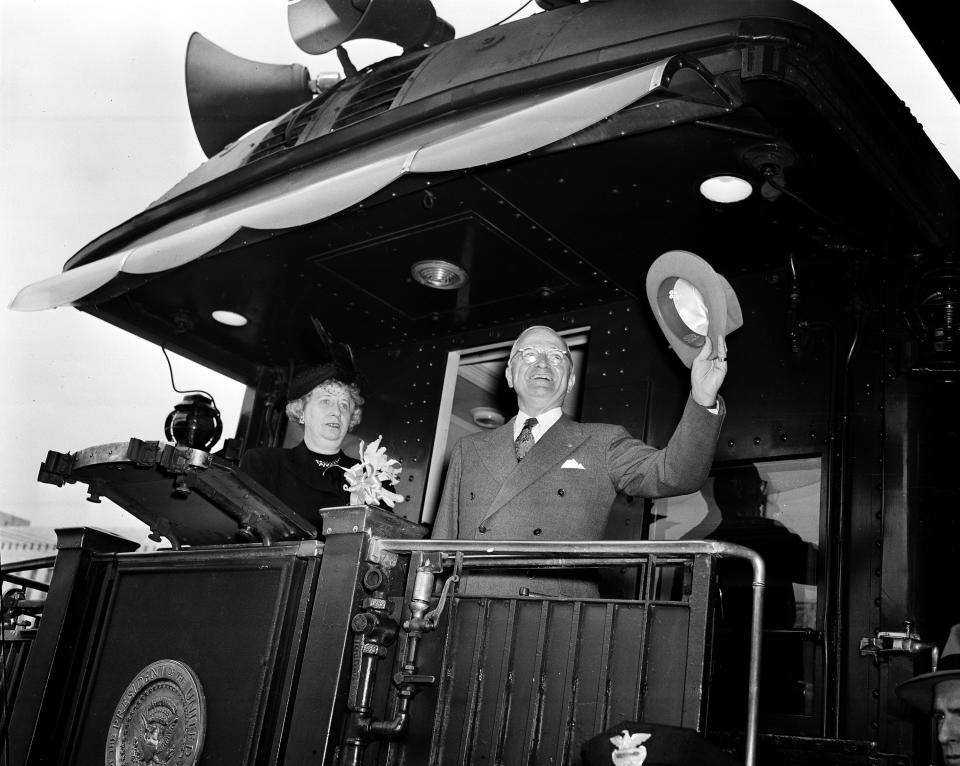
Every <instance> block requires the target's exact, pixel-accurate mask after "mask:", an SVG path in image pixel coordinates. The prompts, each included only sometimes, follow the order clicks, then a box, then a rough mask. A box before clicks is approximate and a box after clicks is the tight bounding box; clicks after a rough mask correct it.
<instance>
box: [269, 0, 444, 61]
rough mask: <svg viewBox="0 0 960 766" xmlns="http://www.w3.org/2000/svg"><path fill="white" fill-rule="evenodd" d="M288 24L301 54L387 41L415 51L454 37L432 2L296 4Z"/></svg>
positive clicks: (318, 0)
mask: <svg viewBox="0 0 960 766" xmlns="http://www.w3.org/2000/svg"><path fill="white" fill-rule="evenodd" d="M287 24H288V26H289V27H290V34H291V35H292V36H293V40H294V42H295V43H296V44H297V45H298V46H299V47H300V49H301V50H303V51H305V52H307V53H312V54H315V55H316V54H321V53H329V52H330V51H332V50H334V49H335V48H337V47H338V46H340V45H342V44H343V43H345V42H347V41H348V40H358V39H373V40H386V41H387V42H390V43H395V44H396V45H399V46H400V47H401V48H403V49H404V50H410V49H411V48H419V47H420V46H422V45H437V44H439V43H442V42H446V41H447V40H452V39H453V36H454V30H453V27H452V26H450V24H448V23H447V22H446V21H444V20H443V19H441V18H439V17H438V16H437V12H436V9H435V8H434V7H433V3H432V2H430V0H290V4H289V5H288V6H287Z"/></svg>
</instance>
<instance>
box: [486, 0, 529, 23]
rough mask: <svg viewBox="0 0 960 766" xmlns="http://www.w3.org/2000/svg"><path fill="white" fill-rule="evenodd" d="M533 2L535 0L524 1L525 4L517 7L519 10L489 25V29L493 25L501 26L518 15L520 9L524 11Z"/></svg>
mask: <svg viewBox="0 0 960 766" xmlns="http://www.w3.org/2000/svg"><path fill="white" fill-rule="evenodd" d="M532 2H533V0H527V2H525V3H524V4H523V5H521V6H520V7H519V8H517V10H515V11H514V12H513V13H511V14H510V15H509V16H507V17H506V18H505V19H500V21H498V22H497V23H496V24H491V25H490V26H489V27H487V29H491V28H492V27H499V26H500V25H501V24H506V23H507V22H508V21H510V19H512V18H513V17H514V16H516V15H517V14H518V13H520V11H522V10H523V9H524V8H526V7H527V6H528V5H530V3H532Z"/></svg>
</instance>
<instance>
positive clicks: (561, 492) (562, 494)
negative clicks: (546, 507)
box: [557, 488, 567, 497]
mask: <svg viewBox="0 0 960 766" xmlns="http://www.w3.org/2000/svg"><path fill="white" fill-rule="evenodd" d="M557 494H558V495H560V497H563V496H564V495H565V494H567V491H566V490H565V489H563V488H561V489H558V490H557Z"/></svg>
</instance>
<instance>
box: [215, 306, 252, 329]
mask: <svg viewBox="0 0 960 766" xmlns="http://www.w3.org/2000/svg"><path fill="white" fill-rule="evenodd" d="M210 316H212V317H213V318H214V319H215V320H217V321H218V322H219V323H220V324H225V325H228V326H230V327H243V326H244V325H245V324H246V323H247V318H246V317H245V316H244V315H243V314H238V313H237V312H236V311H226V310H225V309H217V310H216V311H211V312H210Z"/></svg>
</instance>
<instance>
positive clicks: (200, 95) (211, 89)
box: [185, 32, 315, 157]
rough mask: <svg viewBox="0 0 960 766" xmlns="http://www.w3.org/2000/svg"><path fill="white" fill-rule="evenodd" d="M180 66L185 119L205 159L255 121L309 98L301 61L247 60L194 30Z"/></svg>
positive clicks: (258, 122)
mask: <svg viewBox="0 0 960 766" xmlns="http://www.w3.org/2000/svg"><path fill="white" fill-rule="evenodd" d="M185 69H186V80H187V103H188V104H189V106H190V118H191V119H192V120H193V129H194V131H195V132H196V134H197V139H198V140H199V141H200V147H201V148H202V149H203V152H204V154H206V155H207V157H212V156H213V155H215V154H216V153H217V152H219V151H220V150H221V149H223V147H225V146H226V145H227V144H229V143H231V142H232V141H236V140H237V139H238V138H240V136H242V135H243V134H244V133H246V132H247V131H249V130H251V129H252V128H255V127H257V125H262V124H263V123H264V122H266V121H267V120H270V119H273V118H274V117H279V116H280V115H281V114H283V113H284V112H287V111H289V110H290V109H293V107H295V106H297V105H299V104H302V103H304V102H305V101H309V100H310V98H311V97H312V96H313V95H314V92H315V87H313V86H312V83H311V81H310V72H309V71H308V70H307V68H306V67H305V66H303V65H302V64H288V65H283V64H263V63H260V62H258V61H250V60H249V59H245V58H241V57H240V56H235V55H234V54H232V53H230V52H228V51H225V50H224V49H223V48H221V47H220V46H218V45H216V44H214V43H212V42H210V41H209V40H208V39H207V38H205V37H204V36H203V35H201V34H200V33H199V32H194V33H193V34H192V35H190V42H189V43H187V57H186V66H185Z"/></svg>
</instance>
